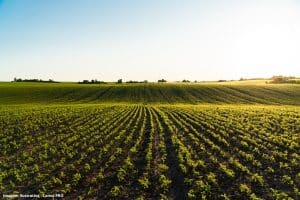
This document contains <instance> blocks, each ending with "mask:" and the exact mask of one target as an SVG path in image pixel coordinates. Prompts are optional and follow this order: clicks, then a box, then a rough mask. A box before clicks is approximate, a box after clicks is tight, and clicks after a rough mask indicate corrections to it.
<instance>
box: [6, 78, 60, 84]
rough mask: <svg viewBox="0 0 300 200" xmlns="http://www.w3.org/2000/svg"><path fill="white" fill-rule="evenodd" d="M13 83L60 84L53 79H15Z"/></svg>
mask: <svg viewBox="0 0 300 200" xmlns="http://www.w3.org/2000/svg"><path fill="white" fill-rule="evenodd" d="M12 82H35V83H59V82H57V81H54V80H53V79H49V80H42V79H21V78H14V80H13V81H12Z"/></svg>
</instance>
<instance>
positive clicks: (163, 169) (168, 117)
mask: <svg viewBox="0 0 300 200" xmlns="http://www.w3.org/2000/svg"><path fill="white" fill-rule="evenodd" d="M66 85H67V84H65V85H63V86H59V84H58V85H54V86H49V85H45V86H44V85H42V86H40V85H36V86H32V85H30V84H27V85H26V84H24V85H21V84H20V85H19V86H14V85H12V84H11V83H9V84H8V83H1V84H0V102H2V103H1V104H0V193H1V194H39V195H41V196H42V195H43V194H54V193H57V194H63V196H64V197H63V198H64V199H300V107H299V103H300V95H299V94H300V87H299V86H290V85H289V86H286V85H282V86H273V85H272V86H265V85H263V86H254V85H252V86H241V85H237V86H234V85H232V86H227V85H225V84H224V85H209V84H208V85H205V84H203V85H196V84H195V85H193V84H191V85H183V84H178V86H177V85H176V84H173V85H172V84H170V85H165V86H162V85H158V86H155V85H150V86H146V85H139V86H131V85H129V86H116V85H107V86H101V88H100V89H99V91H98V90H96V88H97V87H96V86H81V87H80V88H79V89H78V88H77V89H76V87H75V86H74V85H75V84H74V85H72V84H70V85H69V86H66ZM26 87H28V89H27V90H25V89H24V88H26ZM47 87H48V89H47ZM84 87H86V88H87V91H89V92H87V91H86V90H84V89H82V88H84ZM98 87H99V86H98ZM106 87H107V88H106ZM135 87H137V88H138V90H136V91H134V88H135ZM156 87H157V88H156ZM164 87H165V88H164ZM176 87H178V88H176ZM9 88H10V92H9ZM66 88H67V89H66ZM103 88H106V90H108V91H106V92H109V91H111V92H112V93H107V94H106V92H104V93H105V94H106V95H107V96H106V97H107V99H105V98H104V97H105V95H104V93H103V94H102V95H103V96H101V95H100V96H99V94H100V93H102V92H101V91H103V90H105V89H103ZM108 88H110V89H108ZM124 88H125V89H124ZM149 88H150V89H149ZM199 88H200V89H199ZM203 88H205V90H204V89H203ZM247 88H248V89H247ZM1 91H2V93H1ZM53 91H55V92H53ZM58 91H59V92H58ZM72 91H73V92H72ZM80 91H81V93H80ZM82 91H85V92H82ZM151 91H152V94H155V95H156V96H155V95H154V97H153V101H152V100H151V98H150V96H151V95H150V94H148V95H149V99H150V100H149V99H147V98H148V96H147V95H146V94H147V93H149V92H150V93H151ZM159 91H161V92H160V93H159ZM174 91H177V92H178V91H179V93H178V95H176V94H177V93H174ZM201 91H202V93H201ZM229 91H231V92H229ZM233 91H235V92H233ZM238 91H239V92H238ZM264 91H265V93H264ZM95 92H96V94H95ZM97 92H98V94H97ZM155 92H157V93H155ZM33 93H34V94H36V96H34V97H32V98H30V94H33ZM216 93H218V94H220V95H219V96H216V95H215V94H216ZM263 93H264V94H265V95H264V96H263ZM55 94H56V96H55ZM62 94H65V96H63V95H62ZM108 94H110V95H111V96H110V95H108ZM132 94H135V95H132ZM192 94H193V95H192ZM205 94H206V95H205ZM242 94H244V95H242ZM47 95H48V98H46V96H47ZM189 95H190V96H193V98H191V99H192V100H191V101H188V100H187V99H189V98H188V96H189ZM198 96H199V97H198ZM284 96H285V97H286V98H284ZM17 97H18V98H17ZM101 97H103V99H101ZM155 97H160V98H159V99H155ZM176 98H177V99H176ZM47 99H48V100H47ZM109 99H114V101H111V102H110V101H109ZM118 99H119V102H118ZM132 99H135V101H133V100H132ZM167 99H169V101H167ZM268 100H269V101H268ZM158 101H159V102H158ZM38 102H39V103H38ZM114 102H115V103H114Z"/></svg>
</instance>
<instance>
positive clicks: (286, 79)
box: [270, 76, 300, 84]
mask: <svg viewBox="0 0 300 200" xmlns="http://www.w3.org/2000/svg"><path fill="white" fill-rule="evenodd" d="M270 83H293V84H300V79H297V78H296V77H294V76H273V77H272V78H271V81H270Z"/></svg>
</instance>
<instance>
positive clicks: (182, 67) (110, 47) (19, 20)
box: [0, 0, 300, 81]
mask: <svg viewBox="0 0 300 200" xmlns="http://www.w3.org/2000/svg"><path fill="white" fill-rule="evenodd" d="M299 53H300V1H297V0H227V1H222V0H211V1H204V0H186V1H184V0H181V1H179V0H164V1H161V0H151V1H150V0H149V1H141V0H126V1H124V0H106V1H101V0H43V1H40V0H0V81H10V80H12V79H13V78H14V77H20V78H41V79H49V78H52V79H54V80H59V81H79V80H83V79H94V78H97V79H98V80H104V81H115V80H117V79H119V78H123V79H124V80H144V79H147V80H150V81H155V80H157V79H160V78H165V79H167V80H171V81H174V80H182V79H189V80H192V81H193V80H219V79H239V78H240V77H245V78H253V77H271V76H272V75H287V76H290V75H293V76H300V56H299Z"/></svg>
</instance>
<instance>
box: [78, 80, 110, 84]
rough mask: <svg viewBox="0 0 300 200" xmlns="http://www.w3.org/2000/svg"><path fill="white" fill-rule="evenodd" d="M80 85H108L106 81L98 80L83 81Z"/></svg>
mask: <svg viewBox="0 0 300 200" xmlns="http://www.w3.org/2000/svg"><path fill="white" fill-rule="evenodd" d="M78 83H79V84H106V82H105V81H98V80H97V79H92V80H83V81H79V82H78Z"/></svg>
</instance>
